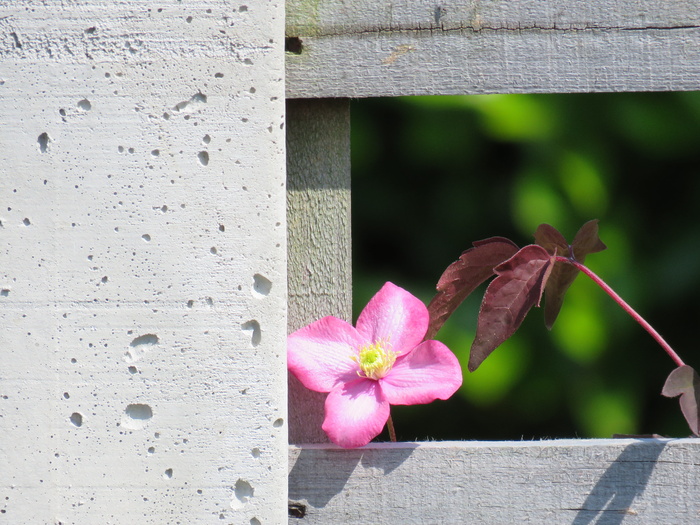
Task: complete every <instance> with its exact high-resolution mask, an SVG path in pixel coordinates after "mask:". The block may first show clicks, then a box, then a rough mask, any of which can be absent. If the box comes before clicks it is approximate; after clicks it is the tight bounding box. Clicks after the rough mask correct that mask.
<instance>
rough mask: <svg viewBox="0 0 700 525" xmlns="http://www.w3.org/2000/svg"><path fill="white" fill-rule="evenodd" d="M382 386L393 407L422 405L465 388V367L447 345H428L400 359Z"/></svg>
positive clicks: (431, 342)
mask: <svg viewBox="0 0 700 525" xmlns="http://www.w3.org/2000/svg"><path fill="white" fill-rule="evenodd" d="M380 383H381V386H382V392H384V395H385V396H386V399H387V401H389V403H391V404H392V405H420V404H424V403H430V402H432V401H435V400H436V399H448V398H449V397H450V396H451V395H452V394H454V393H455V392H456V391H457V389H458V388H459V387H460V386H461V385H462V367H461V366H460V364H459V361H458V359H457V357H455V355H454V354H453V353H452V352H451V351H450V349H449V348H447V347H446V346H445V345H444V344H442V343H441V342H439V341H425V342H423V343H421V344H420V345H418V346H417V347H416V348H415V349H414V350H413V352H411V353H410V354H408V355H406V356H402V357H399V358H398V359H397V360H396V363H394V366H393V368H392V369H391V371H390V372H389V374H387V375H386V376H385V377H383V378H382V379H380Z"/></svg>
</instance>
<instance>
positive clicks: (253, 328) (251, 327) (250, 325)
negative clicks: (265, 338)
mask: <svg viewBox="0 0 700 525" xmlns="http://www.w3.org/2000/svg"><path fill="white" fill-rule="evenodd" d="M241 330H243V331H245V332H251V334H250V344H251V345H253V346H258V345H259V344H260V341H261V340H262V330H261V329H260V323H259V322H257V321H256V320H255V319H252V320H250V321H246V322H245V323H243V324H242V325H241Z"/></svg>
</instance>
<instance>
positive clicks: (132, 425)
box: [121, 403, 153, 430]
mask: <svg viewBox="0 0 700 525" xmlns="http://www.w3.org/2000/svg"><path fill="white" fill-rule="evenodd" d="M152 417H153V409H151V407H150V406H149V405H145V404H142V403H134V404H131V405H127V407H126V408H125V409H124V413H123V414H122V419H121V426H122V427H123V428H126V429H129V430H140V429H142V428H143V427H144V426H146V423H148V421H149V420H150V419H151V418H152Z"/></svg>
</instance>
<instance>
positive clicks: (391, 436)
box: [386, 414, 396, 443]
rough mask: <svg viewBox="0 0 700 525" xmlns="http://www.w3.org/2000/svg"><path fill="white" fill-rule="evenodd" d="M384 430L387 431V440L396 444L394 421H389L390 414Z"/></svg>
mask: <svg viewBox="0 0 700 525" xmlns="http://www.w3.org/2000/svg"><path fill="white" fill-rule="evenodd" d="M386 428H387V429H388V430H389V439H391V441H392V442H394V443H396V430H394V421H393V420H392V419H391V414H389V419H387V420H386Z"/></svg>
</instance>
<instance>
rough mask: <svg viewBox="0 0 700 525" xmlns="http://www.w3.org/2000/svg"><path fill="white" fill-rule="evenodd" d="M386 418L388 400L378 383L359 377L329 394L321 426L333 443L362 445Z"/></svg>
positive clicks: (376, 433)
mask: <svg viewBox="0 0 700 525" xmlns="http://www.w3.org/2000/svg"><path fill="white" fill-rule="evenodd" d="M387 419H389V403H387V401H386V399H385V398H384V395H383V394H382V389H381V388H380V386H379V383H377V381H373V380H371V379H364V378H361V379H356V380H355V381H352V382H350V383H347V384H345V385H343V386H341V387H339V388H336V389H335V390H332V391H331V393H330V394H328V397H327V398H326V418H325V420H324V421H323V430H324V431H325V432H326V434H328V437H329V438H330V440H331V441H332V442H333V443H335V444H336V445H339V446H341V447H343V448H354V447H361V446H363V445H366V444H367V443H369V442H370V441H372V439H374V438H375V437H377V436H378V435H379V434H380V433H381V431H382V429H383V428H384V425H385V424H386V421H387Z"/></svg>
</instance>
